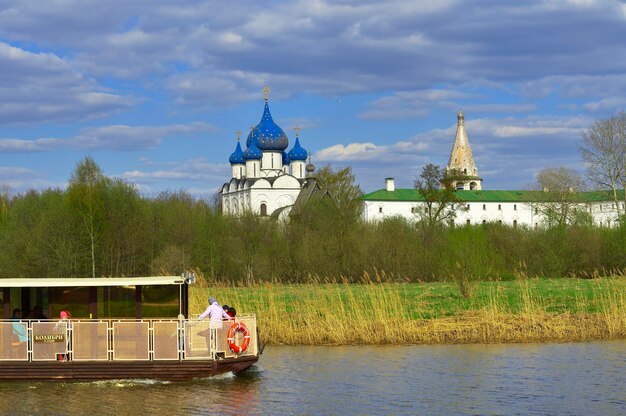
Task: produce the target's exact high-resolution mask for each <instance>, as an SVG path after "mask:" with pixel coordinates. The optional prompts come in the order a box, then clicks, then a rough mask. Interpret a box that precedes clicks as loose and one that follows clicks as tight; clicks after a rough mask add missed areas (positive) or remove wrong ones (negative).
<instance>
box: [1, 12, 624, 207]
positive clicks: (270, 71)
mask: <svg viewBox="0 0 626 416" xmlns="http://www.w3.org/2000/svg"><path fill="white" fill-rule="evenodd" d="M624 39H626V4H625V3H624V2H623V1H611V0H603V1H594V0H545V1H524V0H520V1H515V2H509V1H501V0H480V1H453V0H438V1H407V0H399V1H393V0H392V1H385V2H380V1H369V0H365V1H350V0H338V1H334V2H332V1H323V0H301V1H263V2H259V1H237V2H223V1H193V0H190V1H185V2H179V1H169V2H168V1H160V2H155V1H153V0H131V1H128V0H126V1H120V0H107V1H101V0H97V1H96V0H94V1H92V0H44V1H35V0H33V1H28V2H26V1H3V0H0V187H2V188H3V189H9V190H10V192H11V193H13V194H15V193H19V192H24V191H26V190H28V189H45V188H48V187H65V186H66V183H67V180H68V178H69V177H70V174H71V172H72V170H73V169H74V167H75V166H76V164H77V163H78V162H79V161H80V160H81V159H82V158H84V157H85V156H86V155H91V156H92V157H93V158H94V159H95V160H96V162H97V163H98V164H99V165H100V167H101V168H102V170H103V171H104V173H105V174H106V175H108V176H115V177H121V178H124V179H126V180H128V181H129V182H132V183H134V184H136V185H137V187H138V189H139V190H140V191H141V192H142V193H143V194H145V195H149V196H152V195H156V194H158V193H159V192H161V191H163V190H178V189H185V190H187V191H189V192H191V193H192V194H194V195H196V196H198V197H207V198H208V197H210V196H211V195H212V194H213V193H214V192H215V191H216V190H217V189H218V188H219V187H220V186H221V184H222V183H224V182H226V181H227V180H228V179H229V178H230V167H229V164H228V156H229V155H230V153H231V152H232V151H233V150H234V148H235V143H236V134H235V132H236V131H237V130H238V129H240V130H242V131H244V132H246V133H244V137H245V134H247V132H248V129H249V126H251V125H254V124H257V123H258V122H259V120H260V118H261V114H262V110H263V96H262V93H261V90H262V88H263V87H264V86H265V85H268V86H269V87H270V89H271V90H272V93H271V95H270V108H271V111H272V115H273V117H274V120H275V121H276V122H277V123H278V124H279V125H280V126H281V127H282V128H283V130H285V132H286V133H287V135H288V136H289V138H290V147H291V146H292V145H293V141H294V132H293V130H292V129H293V127H294V126H296V125H299V126H301V127H302V130H301V132H300V140H301V143H302V146H303V147H304V148H305V149H307V150H309V151H310V152H312V154H313V162H314V163H315V164H316V165H317V166H321V165H325V164H331V165H333V166H335V167H343V166H351V167H352V168H353V171H354V173H355V174H356V177H357V180H358V182H359V184H360V185H361V187H362V189H363V190H364V191H365V192H370V191H373V190H376V189H379V188H382V187H383V186H384V178H385V177H390V176H391V177H395V178H396V183H397V185H396V186H399V187H411V186H412V184H413V180H414V179H415V177H416V176H417V175H418V174H419V172H420V170H421V168H422V166H423V165H424V164H426V163H435V164H439V165H445V164H446V163H447V160H448V156H449V152H450V149H451V147H452V143H453V140H454V131H455V125H456V113H457V111H458V110H460V109H462V110H463V111H464V112H465V118H466V127H467V131H468V136H469V140H470V144H471V145H472V149H473V152H474V156H475V158H476V163H477V165H478V171H479V174H480V175H481V176H482V177H483V179H484V182H483V187H484V189H526V188H529V187H531V186H532V185H533V183H534V182H535V175H536V173H537V172H538V171H539V170H541V169H543V168H546V167H556V166H567V167H571V168H574V169H576V170H578V171H580V172H581V174H583V173H584V166H583V164H582V161H581V159H580V156H579V154H578V150H577V146H578V144H579V142H580V136H581V132H582V131H583V130H584V129H586V128H588V127H589V126H590V125H591V123H592V122H593V121H594V120H595V119H597V118H602V117H607V116H609V115H611V114H614V113H615V112H617V111H620V110H623V109H624V108H625V107H626V41H624Z"/></svg>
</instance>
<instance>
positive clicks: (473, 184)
mask: <svg viewBox="0 0 626 416" xmlns="http://www.w3.org/2000/svg"><path fill="white" fill-rule="evenodd" d="M474 189H476V182H470V190H472V191H473V190H474Z"/></svg>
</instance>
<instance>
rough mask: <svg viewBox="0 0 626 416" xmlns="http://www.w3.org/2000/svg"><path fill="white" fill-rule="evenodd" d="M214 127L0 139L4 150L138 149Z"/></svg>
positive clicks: (118, 128) (92, 130)
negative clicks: (168, 138)
mask: <svg viewBox="0 0 626 416" xmlns="http://www.w3.org/2000/svg"><path fill="white" fill-rule="evenodd" d="M212 131H215V128H214V127H213V126H211V125H210V124H206V123H191V124H173V125H165V126H126V125H113V126H103V127H89V128H85V129H82V130H81V131H80V132H78V134H76V135H75V136H74V137H71V138H40V139H34V140H25V139H0V153H19V152H45V151H53V150H98V149H114V150H124V151H136V150H143V149H151V148H154V147H157V146H159V145H160V144H161V142H162V141H163V140H164V139H165V138H166V137H171V136H181V135H182V136H184V135H191V134H195V133H201V132H212Z"/></svg>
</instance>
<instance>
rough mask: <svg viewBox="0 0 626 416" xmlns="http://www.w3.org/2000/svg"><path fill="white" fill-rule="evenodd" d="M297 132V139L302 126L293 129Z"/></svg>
mask: <svg viewBox="0 0 626 416" xmlns="http://www.w3.org/2000/svg"><path fill="white" fill-rule="evenodd" d="M293 129H294V130H295V131H296V137H298V135H299V134H300V126H296V127H294V128H293Z"/></svg>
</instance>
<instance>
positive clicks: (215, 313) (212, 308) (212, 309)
mask: <svg viewBox="0 0 626 416" xmlns="http://www.w3.org/2000/svg"><path fill="white" fill-rule="evenodd" d="M207 316H208V317H209V330H210V331H209V332H210V334H211V337H210V342H208V344H209V345H210V350H212V351H217V350H218V348H217V346H218V335H220V336H219V338H225V337H221V335H222V334H221V333H222V332H223V331H222V319H231V318H230V316H229V315H228V314H227V313H226V312H224V309H222V307H221V306H220V304H219V303H217V301H216V300H215V298H214V297H213V296H209V306H208V307H207V308H206V309H205V311H204V312H202V314H200V316H199V317H198V321H202V320H204V318H206V317H207Z"/></svg>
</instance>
